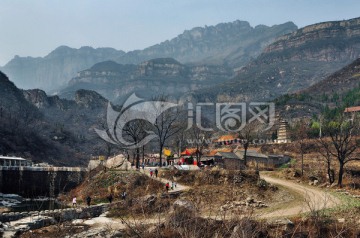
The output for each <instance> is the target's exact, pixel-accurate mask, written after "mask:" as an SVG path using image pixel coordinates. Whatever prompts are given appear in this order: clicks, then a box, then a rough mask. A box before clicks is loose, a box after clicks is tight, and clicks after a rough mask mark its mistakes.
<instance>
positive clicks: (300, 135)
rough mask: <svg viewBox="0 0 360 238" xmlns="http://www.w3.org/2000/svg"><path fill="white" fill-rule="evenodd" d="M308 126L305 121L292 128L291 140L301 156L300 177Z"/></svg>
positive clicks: (302, 173)
mask: <svg viewBox="0 0 360 238" xmlns="http://www.w3.org/2000/svg"><path fill="white" fill-rule="evenodd" d="M308 133H309V125H308V123H307V122H306V121H305V120H300V121H298V122H297V123H296V124H295V126H294V128H293V133H292V135H293V139H294V140H295V141H296V144H297V145H298V150H299V153H300V155H301V176H303V175H304V154H305V152H306V139H308Z"/></svg>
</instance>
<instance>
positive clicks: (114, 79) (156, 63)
mask: <svg viewBox="0 0 360 238" xmlns="http://www.w3.org/2000/svg"><path fill="white" fill-rule="evenodd" d="M232 75H233V71H232V70H231V69H230V68H227V67H223V66H207V65H196V66H188V65H183V64H180V63H179V62H178V61H176V60H174V59H171V58H161V59H154V60H149V61H145V62H143V63H141V64H139V65H121V64H117V63H115V62H111V61H108V62H102V63H99V64H96V65H94V66H93V67H92V68H90V69H88V70H84V71H81V72H79V73H78V75H77V77H75V78H73V79H72V80H71V81H70V83H69V86H68V87H67V88H65V89H64V90H63V91H62V92H61V94H60V96H63V97H66V98H73V95H74V92H75V91H76V90H78V89H81V88H84V89H88V90H95V91H97V92H99V93H100V94H101V95H103V96H104V97H106V98H108V99H109V100H111V101H114V102H121V101H122V100H123V99H124V98H125V97H126V96H128V95H130V94H132V93H137V95H138V96H140V97H143V98H151V97H153V96H156V95H160V94H165V95H170V96H174V97H179V96H181V95H182V94H184V93H186V92H189V91H192V90H197V89H201V88H206V87H209V86H211V85H215V84H217V83H219V82H220V81H226V80H227V79H229V78H230V77H231V76H232Z"/></svg>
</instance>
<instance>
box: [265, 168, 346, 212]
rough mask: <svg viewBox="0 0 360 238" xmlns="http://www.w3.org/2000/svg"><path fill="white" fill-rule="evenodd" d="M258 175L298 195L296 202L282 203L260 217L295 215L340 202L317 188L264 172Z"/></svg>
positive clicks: (336, 204)
mask: <svg viewBox="0 0 360 238" xmlns="http://www.w3.org/2000/svg"><path fill="white" fill-rule="evenodd" d="M260 177H261V178H262V179H265V180H266V181H267V182H268V183H271V184H275V185H279V186H282V187H284V188H286V189H287V190H290V191H293V192H294V193H296V194H297V195H298V196H299V197H298V198H297V200H298V201H297V202H296V203H294V201H291V202H288V203H284V204H282V205H281V208H279V209H276V210H275V211H271V212H268V213H263V214H261V215H260V217H261V218H272V217H289V216H295V215H299V214H301V213H305V212H310V211H317V210H321V209H325V208H332V207H336V206H338V205H339V204H340V203H341V202H340V200H339V199H338V198H336V197H335V196H333V195H331V194H330V193H328V192H327V191H324V190H320V189H318V188H311V187H309V186H306V185H302V184H299V183H294V182H291V181H289V180H285V179H279V178H273V177H271V176H269V175H268V174H264V173H261V174H260Z"/></svg>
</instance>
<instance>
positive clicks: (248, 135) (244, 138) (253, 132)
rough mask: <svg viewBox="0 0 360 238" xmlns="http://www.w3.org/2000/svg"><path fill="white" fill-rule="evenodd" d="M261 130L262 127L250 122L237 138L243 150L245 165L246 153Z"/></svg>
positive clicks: (245, 162)
mask: <svg viewBox="0 0 360 238" xmlns="http://www.w3.org/2000/svg"><path fill="white" fill-rule="evenodd" d="M261 130H262V127H261V126H260V125H259V124H258V123H256V122H252V123H249V124H247V125H246V126H245V127H244V128H243V129H242V130H241V131H240V132H239V138H240V139H241V144H242V146H243V149H244V157H243V159H244V164H245V166H246V165H247V151H248V148H249V146H250V144H251V143H252V142H253V140H254V139H256V138H257V137H258V134H259V132H260V131H261Z"/></svg>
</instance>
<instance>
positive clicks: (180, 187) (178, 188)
mask: <svg viewBox="0 0 360 238" xmlns="http://www.w3.org/2000/svg"><path fill="white" fill-rule="evenodd" d="M155 168H156V167H145V170H143V169H140V172H141V173H143V174H145V175H147V176H149V177H150V178H152V179H155V180H157V181H159V182H161V183H163V184H164V188H165V184H166V183H169V184H170V186H171V183H172V181H171V180H168V179H165V178H161V177H156V176H155V173H154V174H153V176H152V177H151V176H150V169H152V170H153V171H154V170H155ZM158 169H159V168H158ZM175 182H176V181H175ZM189 189H190V187H188V186H185V185H182V184H178V183H177V182H176V187H175V188H174V189H173V190H169V193H178V192H181V191H184V190H189Z"/></svg>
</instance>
